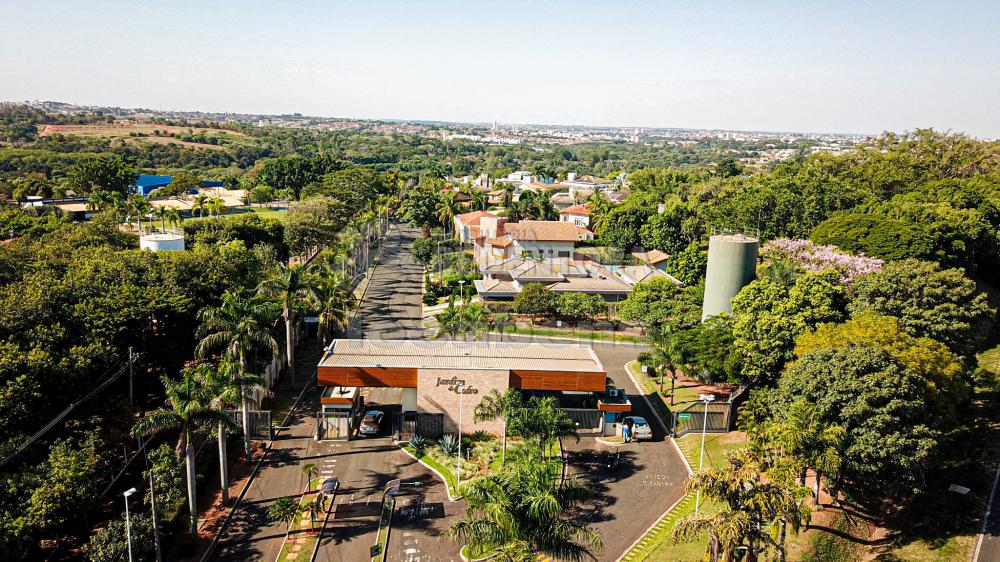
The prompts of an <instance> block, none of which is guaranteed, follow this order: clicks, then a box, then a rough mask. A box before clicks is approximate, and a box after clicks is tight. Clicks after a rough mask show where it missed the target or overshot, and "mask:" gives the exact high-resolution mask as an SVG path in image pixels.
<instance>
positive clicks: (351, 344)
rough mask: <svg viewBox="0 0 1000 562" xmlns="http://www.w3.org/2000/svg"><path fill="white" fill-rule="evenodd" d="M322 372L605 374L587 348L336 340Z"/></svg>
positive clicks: (516, 343)
mask: <svg viewBox="0 0 1000 562" xmlns="http://www.w3.org/2000/svg"><path fill="white" fill-rule="evenodd" d="M319 366H320V367H361V368H411V369H412V368H416V369H483V370H501V371H507V370H518V369H523V370H531V371H559V372H563V371H575V372H581V373H603V372H605V370H604V365H602V364H601V360H600V359H598V358H597V354H596V353H594V350H593V349H592V348H590V347H588V346H585V345H576V344H549V343H546V344H541V343H522V342H465V341H445V340H437V341H426V340H356V339H350V340H334V341H333V343H331V344H330V347H329V352H328V353H327V354H326V356H325V357H324V358H323V359H322V361H320V364H319Z"/></svg>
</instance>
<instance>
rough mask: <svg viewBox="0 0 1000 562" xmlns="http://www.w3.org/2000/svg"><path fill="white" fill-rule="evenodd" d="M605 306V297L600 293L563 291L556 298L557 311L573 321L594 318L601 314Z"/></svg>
mask: <svg viewBox="0 0 1000 562" xmlns="http://www.w3.org/2000/svg"><path fill="white" fill-rule="evenodd" d="M603 308H604V299H603V298H601V296H600V295H586V294H584V293H562V294H560V295H558V297H557V299H556V312H558V313H559V314H560V315H561V316H565V317H566V318H569V319H571V320H572V321H573V322H579V321H580V320H582V319H585V318H593V317H594V316H597V315H598V314H600V313H601V310H603Z"/></svg>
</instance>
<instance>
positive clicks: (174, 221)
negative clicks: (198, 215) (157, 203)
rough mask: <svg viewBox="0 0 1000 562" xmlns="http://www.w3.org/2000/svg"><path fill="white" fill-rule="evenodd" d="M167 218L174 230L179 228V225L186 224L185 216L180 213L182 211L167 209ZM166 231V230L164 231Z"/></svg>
mask: <svg viewBox="0 0 1000 562" xmlns="http://www.w3.org/2000/svg"><path fill="white" fill-rule="evenodd" d="M165 218H166V219H167V220H168V221H170V224H171V225H172V226H173V227H174V228H177V226H178V225H179V224H180V223H182V222H184V216H183V215H181V212H180V211H178V210H177V209H167V212H166V217H165ZM164 230H166V229H164Z"/></svg>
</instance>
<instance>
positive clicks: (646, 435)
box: [625, 416, 653, 441]
mask: <svg viewBox="0 0 1000 562" xmlns="http://www.w3.org/2000/svg"><path fill="white" fill-rule="evenodd" d="M625 424H626V425H630V426H632V439H635V440H636V441H646V440H649V439H652V438H653V428H651V427H649V423H648V422H647V421H646V418H643V417H640V416H629V417H627V418H625Z"/></svg>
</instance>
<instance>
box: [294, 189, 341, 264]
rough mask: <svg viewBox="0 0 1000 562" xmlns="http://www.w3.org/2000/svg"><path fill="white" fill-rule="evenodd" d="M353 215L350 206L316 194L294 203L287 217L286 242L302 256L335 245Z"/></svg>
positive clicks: (295, 252)
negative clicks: (312, 250)
mask: <svg viewBox="0 0 1000 562" xmlns="http://www.w3.org/2000/svg"><path fill="white" fill-rule="evenodd" d="M352 218H353V214H352V213H351V211H350V209H349V208H348V207H347V206H346V205H345V204H344V203H343V202H342V201H340V200H339V199H334V198H332V197H326V196H316V197H310V198H308V199H304V200H302V201H298V202H295V203H292V204H291V205H289V207H288V217H287V218H286V219H285V244H287V246H288V249H289V250H290V251H291V252H292V253H293V254H299V255H301V254H304V253H306V252H308V251H309V250H311V249H317V248H321V247H324V246H329V245H332V244H333V243H334V241H335V240H336V238H337V233H339V232H340V231H341V230H343V229H344V227H346V226H347V225H348V223H349V222H350V221H351V219H352Z"/></svg>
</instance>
